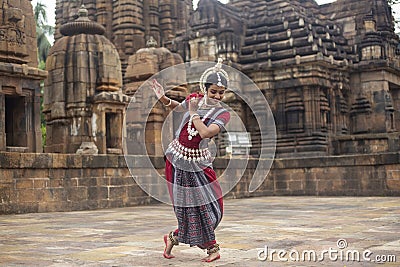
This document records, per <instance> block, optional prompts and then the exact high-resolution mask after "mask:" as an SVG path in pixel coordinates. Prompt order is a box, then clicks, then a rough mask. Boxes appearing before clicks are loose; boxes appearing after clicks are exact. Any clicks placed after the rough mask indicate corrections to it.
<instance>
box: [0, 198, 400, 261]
mask: <svg viewBox="0 0 400 267" xmlns="http://www.w3.org/2000/svg"><path fill="white" fill-rule="evenodd" d="M175 226H176V219H175V216H174V213H173V210H172V207H171V206H168V205H162V204H160V205H152V206H138V207H130V208H120V209H105V210H95V211H79V212H57V213H34V214H23V215H3V216H0V266H41V267H42V266H107V267H111V266H115V267H119V266H185V267H191V266H246V267H247V266H376V265H378V263H377V262H369V261H365V260H362V255H363V253H367V254H366V255H367V256H368V258H370V259H371V260H373V259H376V257H377V256H385V257H386V259H387V260H388V261H392V262H386V263H381V264H379V266H400V234H399V233H400V198H395V197H387V198H383V197H382V198H380V197H359V198H357V197H259V198H247V199H231V200H225V214H224V217H223V220H222V222H221V224H220V226H219V227H218V229H217V231H216V235H217V240H218V242H219V243H220V246H221V259H220V260H218V261H215V262H213V263H202V262H200V259H201V258H202V257H204V256H206V254H205V252H204V251H203V250H201V249H199V248H197V247H189V246H188V245H184V244H181V245H179V246H177V247H174V250H173V254H174V255H175V256H176V258H174V259H171V260H167V259H164V258H163V257H162V251H163V241H162V235H163V234H165V233H167V232H169V231H170V230H173V229H174V228H175ZM339 239H343V240H341V242H340V243H339V245H343V244H345V243H347V246H346V247H345V248H343V249H339V247H338V244H337V242H338V240H339ZM273 250H275V251H276V252H274V253H272V252H273ZM279 250H282V252H281V253H282V254H281V255H282V257H281V258H282V259H287V261H281V260H279V258H278V254H277V253H278V251H279ZM265 251H268V256H270V255H271V253H272V255H273V260H271V257H268V258H267V259H265V260H262V259H263V258H265V254H264V253H261V252H265ZM324 251H325V252H324ZM335 251H336V252H335ZM313 252H315V255H316V258H317V261H314V259H313V257H312V256H313V255H314V254H313ZM329 252H330V253H331V254H329ZM283 253H286V254H283ZM358 254H359V255H360V257H361V259H360V261H355V260H354V259H356V256H357V255H358ZM302 255H304V257H305V260H302ZM341 255H342V259H343V260H341V259H340V256H341ZM346 255H348V258H349V259H350V260H349V261H346ZM309 256H310V257H311V260H309V259H308V257H309ZM297 257H298V260H296V258H297ZM335 258H336V259H335ZM319 259H323V260H321V261H318V260H319ZM394 260H396V262H394Z"/></svg>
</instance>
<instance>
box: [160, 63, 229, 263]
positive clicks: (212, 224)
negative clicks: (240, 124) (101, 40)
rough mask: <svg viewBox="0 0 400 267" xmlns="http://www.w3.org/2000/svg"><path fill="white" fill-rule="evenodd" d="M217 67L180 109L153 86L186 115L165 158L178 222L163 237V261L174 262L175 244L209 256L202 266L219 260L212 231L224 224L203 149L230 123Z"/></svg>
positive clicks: (215, 183)
mask: <svg viewBox="0 0 400 267" xmlns="http://www.w3.org/2000/svg"><path fill="white" fill-rule="evenodd" d="M220 66H221V64H220V62H219V63H218V64H217V65H216V66H215V67H214V68H210V69H208V70H206V71H205V72H204V74H203V75H202V78H201V81H200V88H201V89H202V92H203V94H191V95H190V96H189V97H187V98H186V100H184V101H183V102H182V103H179V102H177V101H175V100H172V99H170V98H168V97H167V96H165V94H164V89H163V88H162V86H161V85H160V84H159V83H158V82H157V81H156V80H154V81H153V86H152V87H153V90H154V91H155V93H156V95H157V97H158V99H159V101H161V102H162V103H163V104H164V105H165V106H168V107H170V108H171V109H174V110H175V111H183V112H185V114H184V116H183V119H182V122H181V125H180V127H179V130H178V131H177V134H176V138H175V139H174V140H173V141H172V142H171V143H170V144H169V146H168V148H167V150H166V153H165V154H166V166H165V176H166V179H167V181H168V184H169V192H170V195H171V199H172V203H173V206H174V211H175V215H176V218H177V220H178V228H177V229H176V230H175V231H171V232H170V233H169V234H168V235H165V236H164V243H165V249H164V254H163V255H164V257H165V258H167V259H171V258H174V256H173V255H172V254H171V251H172V248H173V246H175V245H178V244H179V242H181V243H185V244H189V245H190V246H198V247H200V248H202V249H207V254H208V256H207V257H205V258H203V259H202V260H203V261H205V262H212V261H214V260H217V259H219V258H220V254H219V245H218V244H217V242H216V240H215V233H214V230H215V229H216V227H217V226H218V224H219V223H220V221H221V219H222V214H223V202H222V191H221V187H220V185H219V183H218V181H217V177H216V174H215V172H214V170H213V168H212V156H211V153H210V151H209V150H208V147H207V143H208V141H209V139H210V138H212V137H213V136H215V135H217V134H218V133H219V132H220V131H221V130H222V128H224V127H225V125H226V123H228V121H229V119H230V114H229V112H228V111H227V110H226V109H225V108H224V107H223V106H222V105H221V103H220V101H221V100H222V98H223V97H224V94H225V90H226V89H227V86H228V75H227V73H226V72H225V71H224V70H222V68H221V67H220ZM202 80H203V81H202Z"/></svg>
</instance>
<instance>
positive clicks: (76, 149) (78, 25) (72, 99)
mask: <svg viewBox="0 0 400 267" xmlns="http://www.w3.org/2000/svg"><path fill="white" fill-rule="evenodd" d="M78 13H79V16H78V18H77V19H76V20H74V21H72V22H69V23H66V24H64V25H62V27H60V32H61V34H63V35H64V36H63V37H62V38H60V39H58V40H57V41H56V42H55V44H54V46H53V47H52V49H51V51H50V53H49V56H48V58H47V61H46V69H47V70H48V73H49V76H48V78H47V79H46V80H45V94H44V103H43V113H44V116H45V120H46V127H47V136H46V146H45V151H46V152H51V153H90V154H97V153H99V154H122V152H123V143H122V140H123V137H124V135H125V127H124V125H125V122H124V118H125V108H126V106H127V105H128V103H129V101H130V100H131V98H130V97H128V96H127V95H125V94H123V93H122V71H121V62H120V59H119V55H118V52H117V50H116V48H115V46H114V45H113V44H112V43H111V42H110V41H109V40H108V39H107V38H106V37H105V36H104V35H103V34H104V32H105V29H104V28H103V26H101V25H100V24H98V23H96V22H93V21H91V20H90V19H89V18H88V17H87V9H86V8H84V7H81V8H80V9H79V12H78Z"/></svg>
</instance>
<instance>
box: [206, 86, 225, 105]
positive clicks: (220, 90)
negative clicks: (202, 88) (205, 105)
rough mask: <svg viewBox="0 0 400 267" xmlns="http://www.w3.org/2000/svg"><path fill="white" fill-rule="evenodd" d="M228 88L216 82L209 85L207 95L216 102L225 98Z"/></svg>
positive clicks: (212, 102)
mask: <svg viewBox="0 0 400 267" xmlns="http://www.w3.org/2000/svg"><path fill="white" fill-rule="evenodd" d="M225 90H226V88H225V87H224V86H218V85H216V84H212V85H211V86H210V87H208V90H207V97H208V99H209V100H210V102H211V103H209V104H216V103H218V102H219V101H221V100H222V99H223V98H224V95H225Z"/></svg>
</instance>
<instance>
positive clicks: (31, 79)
mask: <svg viewBox="0 0 400 267" xmlns="http://www.w3.org/2000/svg"><path fill="white" fill-rule="evenodd" d="M1 5H2V8H1V9H0V19H1V20H0V36H1V37H0V151H14V152H38V153H39V152H42V151H43V149H42V132H41V127H40V125H41V120H40V96H41V92H40V80H43V79H44V78H45V77H46V74H47V73H46V72H45V71H42V70H40V69H38V68H37V66H38V60H37V54H36V51H37V46H36V29H35V20H34V16H33V11H32V5H31V3H30V1H28V0H22V1H2V2H1Z"/></svg>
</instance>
